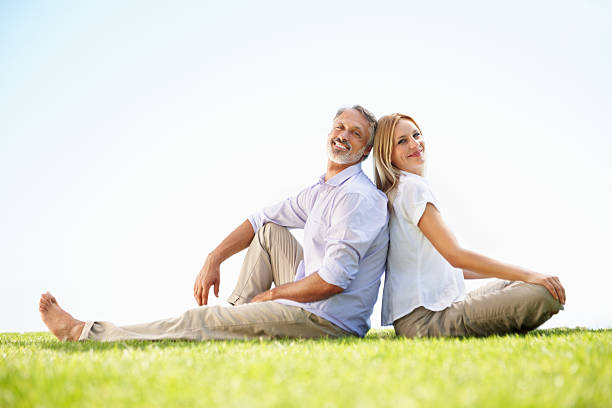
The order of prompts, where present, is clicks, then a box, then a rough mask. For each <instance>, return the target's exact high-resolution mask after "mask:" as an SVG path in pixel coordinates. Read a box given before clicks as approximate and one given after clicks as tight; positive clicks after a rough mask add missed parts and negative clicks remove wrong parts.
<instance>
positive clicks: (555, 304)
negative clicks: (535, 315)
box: [527, 283, 563, 314]
mask: <svg viewBox="0 0 612 408" xmlns="http://www.w3.org/2000/svg"><path fill="white" fill-rule="evenodd" d="M527 285H529V286H530V288H531V290H532V293H533V295H532V301H533V302H535V303H536V304H538V305H541V306H542V307H543V309H544V310H545V311H547V312H549V313H551V314H556V313H558V312H559V310H561V309H563V305H561V303H560V302H559V301H558V300H557V299H555V298H554V297H553V295H552V294H551V293H550V291H549V290H548V289H546V288H545V287H544V286H542V285H535V284H532V283H527Z"/></svg>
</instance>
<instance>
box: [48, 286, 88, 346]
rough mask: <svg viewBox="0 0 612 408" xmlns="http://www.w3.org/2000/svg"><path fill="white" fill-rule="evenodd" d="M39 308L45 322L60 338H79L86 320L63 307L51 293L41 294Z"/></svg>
mask: <svg viewBox="0 0 612 408" xmlns="http://www.w3.org/2000/svg"><path fill="white" fill-rule="evenodd" d="M38 310H39V311H40V315H41V316H42V320H43V322H44V323H45V324H46V325H47V327H48V328H49V330H51V333H53V334H54V335H55V337H57V338H58V340H60V341H77V340H78V339H79V337H80V335H81V332H82V331H83V327H84V326H85V322H82V321H80V320H77V319H75V318H74V317H72V316H71V315H70V314H69V313H68V312H66V311H65V310H64V309H62V308H61V307H60V306H59V304H57V300H56V299H55V297H53V295H52V294H51V293H49V292H47V293H43V294H42V295H41V296H40V302H39V303H38Z"/></svg>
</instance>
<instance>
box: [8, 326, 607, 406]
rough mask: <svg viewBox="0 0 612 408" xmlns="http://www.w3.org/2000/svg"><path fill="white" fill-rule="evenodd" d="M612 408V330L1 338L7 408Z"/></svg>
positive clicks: (46, 335) (28, 335) (37, 335)
mask: <svg viewBox="0 0 612 408" xmlns="http://www.w3.org/2000/svg"><path fill="white" fill-rule="evenodd" d="M73 406H74V407H112V408H117V407H155V406H159V407H172V406H176V407H188V406H202V407H215V406H223V407H249V408H250V407H292V406H303V407H374V406H377V407H378V406H381V407H386V406H388V407H391V406H393V407H412V406H422V407H432V406H443V407H448V406H465V407H472V406H491V407H501V406H512V407H516V406H529V407H556V408H558V407H574V406H584V407H598V406H599V407H604V406H607V407H610V406H612V330H610V329H608V330H582V329H554V330H540V331H535V332H533V333H530V334H528V335H524V336H519V335H512V336H502V337H490V338H485V339H419V340H408V339H400V338H395V337H394V336H393V335H392V332H391V331H389V330H378V331H371V332H370V333H369V334H368V336H367V337H366V338H365V339H334V340H277V341H206V342H183V341H180V342H173V341H163V342H143V341H129V342H117V343H94V342H81V343H60V342H58V341H57V340H55V338H54V337H53V336H51V335H50V334H47V333H26V334H14V333H5V334H0V407H73Z"/></svg>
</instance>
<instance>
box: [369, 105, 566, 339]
mask: <svg viewBox="0 0 612 408" xmlns="http://www.w3.org/2000/svg"><path fill="white" fill-rule="evenodd" d="M374 160H375V164H376V169H375V176H376V185H377V186H378V188H379V189H381V190H382V191H383V192H385V194H387V196H388V198H389V207H390V221H389V230H390V244H389V254H388V257H387V272H386V276H385V288H384V292H383V305H382V323H383V325H388V324H393V326H394V327H395V332H396V333H397V334H398V335H402V336H406V337H427V336H435V337H439V336H488V335H492V334H504V333H522V332H526V331H528V330H532V329H535V328H536V327H538V326H539V325H540V324H542V323H543V322H545V321H546V320H548V319H549V318H550V317H551V316H552V315H553V314H555V313H557V312H558V311H559V310H560V309H562V308H563V306H562V304H564V303H565V289H564V288H563V286H562V285H561V282H559V279H558V278H557V277H555V276H550V275H544V274H540V273H536V272H532V271H529V270H527V269H523V268H520V267H517V266H512V265H508V264H505V263H502V262H499V261H496V260H493V259H491V258H487V257H485V256H482V255H480V254H477V253H475V252H472V251H469V250H467V249H464V248H462V247H461V246H460V245H459V243H458V242H457V240H456V239H455V237H454V235H453V234H452V232H451V230H450V229H449V228H448V226H447V225H446V224H445V222H444V220H443V219H442V216H441V215H440V212H439V207H438V203H437V200H436V198H435V196H434V195H433V193H432V191H431V190H430V188H429V186H428V184H427V180H426V179H425V178H423V172H424V167H425V139H424V138H423V135H422V134H421V130H420V128H419V126H418V125H417V124H416V122H415V121H414V120H413V119H412V118H411V117H410V116H407V115H403V114H399V113H395V114H392V115H388V116H384V117H382V118H381V119H380V120H379V122H378V130H377V132H376V140H375V143H374ZM478 278H499V279H503V280H496V281H494V282H492V283H490V284H488V285H485V286H484V287H481V288H479V289H476V290H475V291H472V292H470V293H469V294H467V295H466V294H465V287H464V281H463V280H464V279H478Z"/></svg>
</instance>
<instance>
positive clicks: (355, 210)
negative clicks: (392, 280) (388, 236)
mask: <svg viewBox="0 0 612 408" xmlns="http://www.w3.org/2000/svg"><path fill="white" fill-rule="evenodd" d="M387 218H388V216H387V200H386V199H383V198H380V199H376V200H373V199H372V198H371V197H370V198H369V197H366V196H363V195H361V194H357V193H354V194H347V195H346V196H344V197H342V199H341V200H340V202H338V203H337V205H336V206H335V208H334V210H333V213H332V216H331V222H332V225H331V226H330V228H329V229H328V231H327V234H326V237H325V255H324V258H323V261H322V264H321V268H320V269H319V271H318V273H319V276H320V277H321V278H322V279H323V280H324V281H326V282H327V283H331V284H332V285H336V286H339V287H341V288H343V289H346V288H347V287H348V286H349V284H350V283H351V281H352V280H353V279H354V278H355V277H356V276H357V273H358V272H359V262H360V261H361V259H362V258H363V256H364V255H365V254H366V252H367V250H368V249H369V248H370V246H371V245H372V243H373V242H374V241H375V239H376V237H377V236H378V234H380V232H381V231H382V230H383V229H384V228H385V227H386V225H387Z"/></svg>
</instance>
